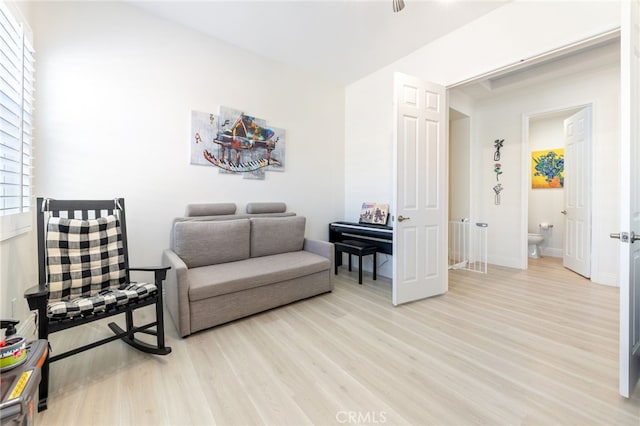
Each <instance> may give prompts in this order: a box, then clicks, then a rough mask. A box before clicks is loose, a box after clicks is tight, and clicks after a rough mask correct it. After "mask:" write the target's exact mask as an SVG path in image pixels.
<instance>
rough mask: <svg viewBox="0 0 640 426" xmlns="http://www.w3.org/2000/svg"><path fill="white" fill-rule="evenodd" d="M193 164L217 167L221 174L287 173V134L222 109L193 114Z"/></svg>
mask: <svg viewBox="0 0 640 426" xmlns="http://www.w3.org/2000/svg"><path fill="white" fill-rule="evenodd" d="M190 139H191V141H190V144H191V164H197V165H207V166H215V167H217V168H218V169H219V171H220V172H221V173H232V174H242V175H243V177H244V178H245V179H264V172H265V171H278V172H283V171H284V153H285V150H284V144H285V131H284V130H283V129H279V128H276V127H268V126H267V123H266V121H265V120H263V119H260V118H256V117H252V116H249V115H247V114H245V113H243V112H242V111H238V110H235V109H231V108H226V107H220V113H219V114H218V115H216V114H213V113H208V112H200V111H191V138H190Z"/></svg>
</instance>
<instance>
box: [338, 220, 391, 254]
mask: <svg viewBox="0 0 640 426" xmlns="http://www.w3.org/2000/svg"><path fill="white" fill-rule="evenodd" d="M344 240H356V241H362V242H365V243H368V244H371V245H373V246H377V247H378V248H379V251H380V253H386V254H393V227H391V226H387V225H375V224H370V223H357V222H331V223H330V224H329V242H331V243H335V242H340V241H344Z"/></svg>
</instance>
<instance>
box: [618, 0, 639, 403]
mask: <svg viewBox="0 0 640 426" xmlns="http://www.w3.org/2000/svg"><path fill="white" fill-rule="evenodd" d="M639 3H640V2H639V0H632V1H630V2H622V17H623V19H622V28H621V55H620V67H621V74H620V77H621V78H620V88H621V90H620V100H621V105H620V115H621V132H620V133H621V143H620V154H621V155H620V177H621V178H620V200H621V202H620V212H621V213H620V226H621V232H620V233H619V234H618V237H619V238H620V352H619V355H620V394H621V395H622V396H625V397H629V396H630V395H631V393H632V392H633V389H634V387H635V386H636V384H637V383H638V378H640V241H635V242H634V240H635V238H638V239H640V182H639V180H640V172H639V168H640V147H638V144H640V119H639V118H638V114H640V108H639V105H638V103H639V99H640V88H639V86H640V29H639V25H640V4H639ZM625 234H626V235H625ZM634 237H635V238H634Z"/></svg>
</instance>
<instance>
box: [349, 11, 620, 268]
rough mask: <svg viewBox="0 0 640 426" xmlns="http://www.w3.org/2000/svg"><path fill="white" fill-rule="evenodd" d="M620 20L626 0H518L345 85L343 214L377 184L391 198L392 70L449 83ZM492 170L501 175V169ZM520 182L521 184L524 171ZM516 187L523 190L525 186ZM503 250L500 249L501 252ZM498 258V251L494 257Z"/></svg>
mask: <svg viewBox="0 0 640 426" xmlns="http://www.w3.org/2000/svg"><path fill="white" fill-rule="evenodd" d="M619 25H620V6H619V4H618V3H617V2H604V1H603V2H581V3H580V8H576V3H575V2H527V1H514V2H511V3H508V4H506V5H505V6H503V7H500V8H498V9H495V10H494V11H492V12H491V13H489V14H487V15H485V16H483V17H481V18H479V19H477V20H476V21H473V22H471V23H470V24H468V25H466V26H464V27H462V28H460V29H458V30H456V31H453V32H452V33H449V34H447V35H446V36H444V37H442V38H440V39H438V40H436V41H434V42H432V43H430V44H428V45H426V46H424V47H423V48H421V49H419V50H417V51H416V52H414V53H412V54H410V55H408V56H407V57H405V58H403V59H401V60H399V61H396V62H394V63H392V64H390V65H389V66H387V67H384V68H383V69H381V70H379V71H377V72H375V73H372V74H371V75H369V76H367V77H365V78H363V79H361V80H359V81H357V82H355V83H353V84H351V85H349V86H348V87H347V88H346V120H345V134H346V144H347V148H346V153H345V161H346V165H345V216H346V217H347V218H349V217H356V216H355V215H356V211H357V208H356V207H355V206H357V205H358V203H359V202H361V200H362V197H363V195H364V194H367V195H368V194H369V193H370V192H371V191H374V190H375V191H376V194H377V198H378V199H379V200H383V199H388V200H391V199H392V196H393V191H392V186H391V182H392V181H393V165H392V161H391V159H392V153H393V140H392V135H393V128H392V126H393V73H394V72H396V71H398V72H403V73H406V74H410V75H414V76H416V77H419V78H422V79H424V80H430V81H434V82H437V83H440V84H442V85H445V86H446V85H451V84H454V83H457V82H460V81H464V80H466V79H469V78H472V77H474V76H477V75H480V74H483V73H486V72H489V71H492V70H495V69H497V68H501V67H503V66H506V65H510V64H514V63H517V62H519V61H520V60H523V59H527V58H530V57H533V56H536V55H539V54H542V53H545V52H548V51H551V50H554V49H556V48H558V47H561V46H565V45H569V44H572V43H575V42H577V41H579V40H583V39H585V38H588V37H591V36H593V35H597V34H601V33H604V32H607V31H609V30H612V29H615V28H618V27H619ZM609 89H610V90H611V89H612V88H609ZM460 111H461V112H465V111H464V110H462V109H460ZM473 122H474V120H473V119H472V123H473ZM479 125H482V123H479ZM472 126H473V124H472ZM494 136H496V135H492V136H491V137H490V139H486V140H484V141H483V143H489V141H490V142H491V143H492V142H493V140H494V139H495V138H496V137H497V136H496V137H494ZM520 139H521V135H518V136H517V140H520ZM488 150H489V149H488V148H487V151H488ZM475 154H477V155H480V154H482V153H481V152H476V153H475ZM484 154H488V152H486V153H484ZM472 155H473V154H472ZM506 157H507V158H506V160H509V162H512V161H513V162H515V163H514V164H520V161H521V159H520V153H519V152H517V153H514V154H511V153H509V151H508V150H507V154H506ZM483 158H486V156H485V157H483ZM490 158H492V155H491V157H490ZM362 164H368V165H369V166H371V165H374V164H375V176H376V181H377V182H380V181H382V182H385V183H386V184H385V185H383V186H374V185H372V184H371V183H370V182H369V181H368V180H366V179H364V178H362V176H361V175H360V172H361V170H362ZM518 170H519V166H518ZM493 178H494V180H495V175H494V176H493ZM516 183H517V185H516V186H517V188H520V180H519V179H518V182H516ZM490 188H491V187H489V190H488V191H489V193H488V194H487V193H486V192H484V193H482V194H476V195H473V194H472V199H471V205H474V204H476V203H477V202H478V201H479V199H480V197H489V196H491V197H492V193H491V189H490ZM508 190H509V188H508V189H507V190H505V191H508ZM516 191H517V192H516V193H518V194H519V193H521V190H520V189H517V190H516ZM474 197H477V198H478V199H476V198H474ZM483 199H484V198H483ZM504 203H505V204H503V211H510V212H511V216H519V212H520V210H521V209H520V200H517V201H515V200H511V199H510V197H509V196H507V200H506V201H505V202H504ZM483 213H484V212H483ZM472 219H474V218H472ZM598 219H600V218H598ZM474 220H475V219H474ZM595 220H596V218H595V216H594V221H595ZM495 232H497V234H494V230H493V229H490V230H489V235H490V238H494V239H498V241H501V242H503V241H509V240H510V239H513V237H512V236H511V235H508V234H505V232H504V230H502V231H495ZM498 257H502V253H500V254H499V256H498ZM494 260H500V259H497V258H496V257H494ZM501 263H502V261H501ZM615 263H616V264H617V262H615Z"/></svg>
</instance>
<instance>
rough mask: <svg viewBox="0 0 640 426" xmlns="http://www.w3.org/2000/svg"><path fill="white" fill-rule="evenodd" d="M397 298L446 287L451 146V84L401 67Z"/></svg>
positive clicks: (396, 161) (395, 234)
mask: <svg viewBox="0 0 640 426" xmlns="http://www.w3.org/2000/svg"><path fill="white" fill-rule="evenodd" d="M394 80H395V82H394V83H395V84H394V85H395V96H394V100H395V102H394V107H395V108H394V109H395V111H394V120H395V126H394V128H395V132H394V143H395V149H394V169H395V170H394V178H395V182H394V199H393V213H394V217H395V221H394V223H393V250H394V253H393V304H394V305H398V304H401V303H406V302H410V301H413V300H418V299H423V298H426V297H431V296H435V295H438V294H442V293H445V292H446V291H447V289H448V276H447V239H448V235H447V206H448V201H447V197H448V180H447V176H448V174H447V173H448V172H447V167H448V152H447V139H448V135H447V134H448V131H447V125H448V123H447V114H448V108H447V101H446V89H445V88H444V87H443V86H439V85H437V84H433V83H428V82H424V81H421V80H419V79H417V78H415V77H411V76H408V75H405V74H400V73H396V74H395V76H394Z"/></svg>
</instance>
